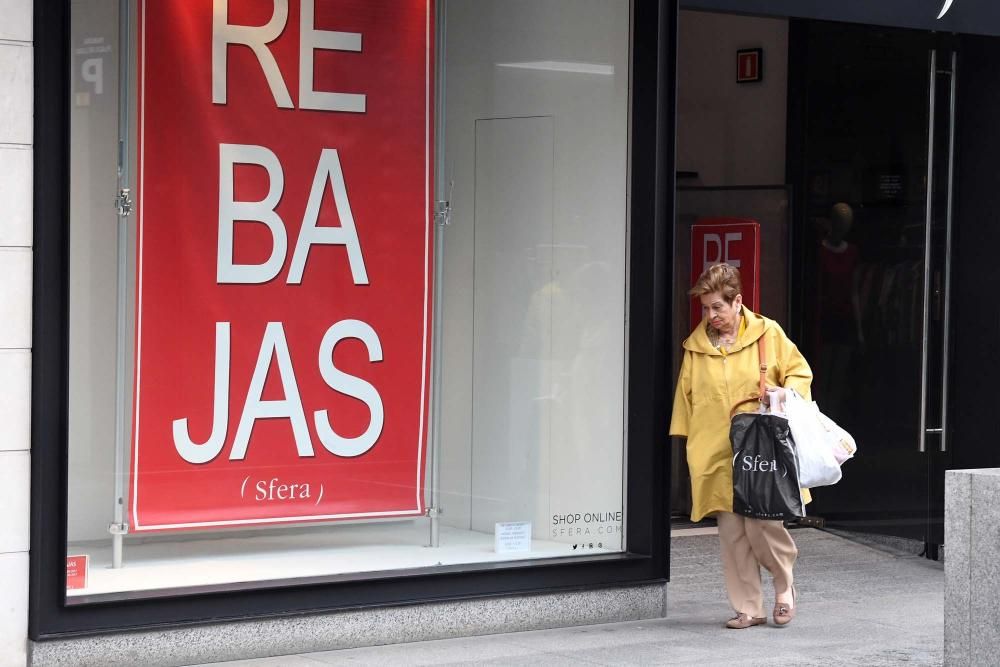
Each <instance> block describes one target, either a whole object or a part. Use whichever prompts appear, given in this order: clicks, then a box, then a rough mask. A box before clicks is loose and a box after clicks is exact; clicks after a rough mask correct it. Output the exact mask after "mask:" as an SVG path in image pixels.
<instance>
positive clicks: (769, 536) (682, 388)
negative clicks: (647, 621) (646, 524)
mask: <svg viewBox="0 0 1000 667" xmlns="http://www.w3.org/2000/svg"><path fill="white" fill-rule="evenodd" d="M741 290H742V287H741V285H740V272H739V270H738V269H736V268H734V267H732V266H729V265H728V264H718V265H716V266H712V267H711V268H709V269H707V270H706V271H705V272H704V273H702V274H701V277H699V278H698V281H697V282H696V283H695V284H694V287H693V288H692V289H691V291H690V294H691V295H693V296H697V297H698V298H699V299H701V304H702V306H703V308H704V312H705V317H704V319H703V320H702V322H701V324H699V325H698V326H697V327H696V328H695V330H694V331H693V332H692V333H691V335H690V336H689V337H688V339H687V340H685V341H684V361H683V363H682V364H681V372H680V377H679V378H678V381H677V393H676V395H675V397H674V410H673V418H672V420H671V423H670V434H671V435H676V436H681V437H686V438H687V460H688V467H689V468H690V471H691V495H692V509H691V519H692V520H693V521H699V520H700V519H701V518H702V517H705V516H714V517H715V519H716V521H717V522H718V526H719V541H720V543H721V545H722V569H723V572H724V573H725V578H726V589H727V590H728V592H729V601H730V603H731V604H732V606H733V608H734V609H735V610H736V616H735V617H734V618H732V619H730V620H729V621H728V622H727V623H726V627H728V628H733V629H743V628H749V627H751V626H754V625H761V624H763V623H766V622H767V617H766V615H765V613H764V608H763V603H764V600H763V595H762V592H761V579H760V566H761V565H763V566H764V567H765V568H766V569H767V570H768V571H769V572H770V573H771V576H772V577H773V579H774V590H775V594H776V600H775V605H774V611H773V615H774V622H775V623H776V624H777V625H787V624H788V623H789V622H791V620H792V618H794V616H795V588H794V586H793V578H792V566H793V565H794V563H795V557H796V555H797V554H798V550H797V549H796V548H795V543H794V542H793V541H792V537H791V535H789V534H788V530H787V529H786V528H785V526H784V524H783V523H782V522H781V521H765V520H760V519H751V518H748V517H744V516H742V515H739V514H734V513H733V471H732V457H733V451H732V446H731V444H730V441H729V424H730V410H731V409H732V408H733V406H735V405H736V404H738V403H739V402H740V401H743V400H744V399H746V398H747V397H749V396H754V395H756V394H757V393H758V388H759V381H760V361H758V356H759V352H758V347H757V341H758V340H759V339H761V338H762V337H763V338H764V339H765V346H764V349H765V354H766V355H767V359H766V361H765V363H766V364H767V378H766V379H767V384H768V385H769V386H772V387H778V388H793V389H795V391H797V392H798V393H799V394H801V395H802V396H803V397H806V398H808V397H809V385H810V383H811V381H812V371H811V370H810V369H809V364H808V363H806V360H805V358H804V357H803V356H802V354H801V353H799V351H798V349H797V348H796V347H795V345H794V344H793V343H792V342H791V341H790V340H789V339H788V336H786V335H785V332H784V331H782V329H781V327H780V326H779V325H778V324H777V322H775V321H774V320H769V319H768V318H766V317H763V316H762V315H758V314H756V313H752V312H750V310H749V309H748V308H746V307H745V306H744V305H743V296H742V294H741V293H740V292H741ZM774 395H775V397H776V398H777V400H782V401H783V400H784V391H782V390H781V389H779V391H778V392H777V393H776V394H774ZM741 409H742V410H753V409H755V408H754V405H753V404H749V405H744V406H742V408H741ZM806 500H807V501H808V496H807V497H806Z"/></svg>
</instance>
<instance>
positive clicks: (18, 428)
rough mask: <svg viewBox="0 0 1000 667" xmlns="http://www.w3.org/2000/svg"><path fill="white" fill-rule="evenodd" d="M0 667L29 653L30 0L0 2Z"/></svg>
mask: <svg viewBox="0 0 1000 667" xmlns="http://www.w3.org/2000/svg"><path fill="white" fill-rule="evenodd" d="M0 16H2V17H3V18H2V19H0V72H2V73H3V74H2V75H0V508H2V510H3V511H2V512H0V667H24V665H25V664H26V662H27V648H28V568H29V565H28V548H29V542H30V524H29V516H30V508H31V500H30V485H31V458H30V457H31V455H30V449H31V436H30V432H31V422H30V419H31V418H30V407H31V406H30V396H31V294H32V283H31V277H32V270H31V262H32V244H33V241H34V239H33V234H32V180H33V179H32V143H33V139H34V137H33V130H32V118H33V113H32V109H33V94H32V82H33V72H32V57H33V47H32V40H33V34H32V2H31V0H7V1H5V2H0Z"/></svg>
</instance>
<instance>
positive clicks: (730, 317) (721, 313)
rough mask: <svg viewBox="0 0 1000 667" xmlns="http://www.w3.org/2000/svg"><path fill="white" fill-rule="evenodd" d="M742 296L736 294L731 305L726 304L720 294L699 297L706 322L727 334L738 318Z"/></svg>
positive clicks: (713, 293)
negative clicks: (706, 318)
mask: <svg viewBox="0 0 1000 667" xmlns="http://www.w3.org/2000/svg"><path fill="white" fill-rule="evenodd" d="M742 303H743V295H742V294H737V295H736V298H735V299H733V302H732V303H728V302H727V301H726V299H725V298H724V297H723V296H722V292H712V293H711V294H703V295H702V296H701V307H702V310H703V311H704V313H705V316H706V317H708V322H709V324H711V325H712V326H713V327H714V328H716V329H718V330H719V331H724V332H726V333H729V332H731V331H732V330H733V328H734V327H735V326H736V322H737V321H738V318H739V312H740V305H742Z"/></svg>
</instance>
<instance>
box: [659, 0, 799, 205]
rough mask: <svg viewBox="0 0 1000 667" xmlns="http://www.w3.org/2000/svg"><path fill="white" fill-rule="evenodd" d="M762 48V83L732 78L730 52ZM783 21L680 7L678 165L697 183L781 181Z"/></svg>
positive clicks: (785, 24)
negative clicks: (692, 173) (696, 178)
mask: <svg viewBox="0 0 1000 667" xmlns="http://www.w3.org/2000/svg"><path fill="white" fill-rule="evenodd" d="M743 48H763V49H764V58H763V71H764V80H763V81H761V82H759V83H736V52H737V50H739V49H743ZM787 91H788V21H787V20H784V19H764V18H751V17H747V16H736V15H733V14H709V13H703V12H691V11H682V12H681V14H680V35H679V38H678V53H677V169H678V170H680V171H697V172H698V174H699V182H698V183H697V184H698V185H712V186H723V185H776V184H781V183H784V182H785V133H786V106H787Z"/></svg>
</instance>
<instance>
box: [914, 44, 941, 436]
mask: <svg viewBox="0 0 1000 667" xmlns="http://www.w3.org/2000/svg"><path fill="white" fill-rule="evenodd" d="M936 94H937V50H936V49H932V50H931V66H930V84H929V86H928V100H929V101H928V113H927V185H926V191H927V192H926V195H927V196H926V211H925V218H924V312H923V322H922V329H921V339H920V340H921V344H920V429H919V430H918V442H917V451H919V452H926V451H927V362H928V357H929V353H930V350H929V347H930V314H931V310H930V308H931V223H932V222H933V217H934V102H935V99H934V98H935V96H936Z"/></svg>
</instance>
